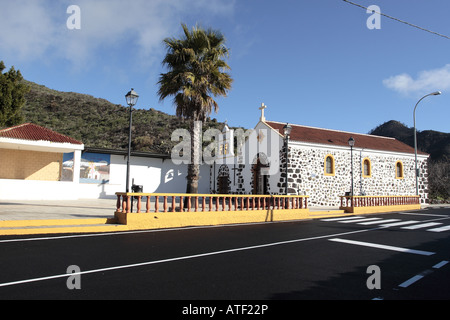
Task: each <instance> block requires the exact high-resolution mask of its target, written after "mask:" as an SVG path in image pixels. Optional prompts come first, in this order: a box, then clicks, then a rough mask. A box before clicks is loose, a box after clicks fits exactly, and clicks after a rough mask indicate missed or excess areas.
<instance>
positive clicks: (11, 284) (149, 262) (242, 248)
mask: <svg viewBox="0 0 450 320" xmlns="http://www.w3.org/2000/svg"><path fill="white" fill-rule="evenodd" d="M379 229H380V228H370V229H363V230H356V231H350V232H342V233H336V234H328V235H323V236H317V237H311V238H300V239H294V240H287V241H279V242H272V243H266V244H262V245H255V246H249V247H241V248H235V249H228V250H221V251H213V252H207V253H201V254H194V255H189V256H182V257H175V258H169V259H163V260H155V261H147V262H142V263H134V264H127V265H121V266H114V267H107V268H102V269H94V270H87V271H81V272H78V273H65V274H58V275H53V276H47V277H40V278H32V279H25V280H19V281H12V282H5V283H0V287H7V286H13V285H19V284H24V283H30V282H37V281H44V280H51V279H57V278H64V277H69V276H73V275H83V274H90V273H99V272H105V271H112V270H119V269H126V268H135V267H142V266H148V265H153V264H159V263H165V262H172V261H181V260H188V259H194V258H201V257H207V256H214V255H219V254H226V253H232V252H239V251H246V250H253V249H259V248H267V247H273V246H279V245H284V244H290V243H297V242H303V241H311V240H319V239H326V238H330V237H336V236H343V235H349V234H356V233H364V232H369V231H374V230H379Z"/></svg>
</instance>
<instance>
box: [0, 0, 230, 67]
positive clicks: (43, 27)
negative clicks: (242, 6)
mask: <svg viewBox="0 0 450 320" xmlns="http://www.w3.org/2000/svg"><path fill="white" fill-rule="evenodd" d="M72 4H75V5H77V6H79V7H80V9H81V29H80V30H69V29H68V28H67V26H66V21H67V19H68V18H69V16H70V15H69V14H68V13H67V12H66V10H67V7H69V6H70V5H72ZM233 9H234V1H225V0H132V1H122V0H76V1H75V0H63V1H54V0H15V1H3V0H2V1H1V10H0V52H2V55H3V59H5V58H6V57H7V56H14V57H18V58H20V59H22V60H25V61H39V62H47V63H51V61H52V60H53V59H65V60H67V61H69V62H70V63H71V64H72V65H74V66H76V67H83V66H84V67H86V65H91V64H93V63H96V60H97V58H99V59H101V58H102V57H101V56H99V55H101V54H102V53H103V52H109V53H111V52H112V53H114V52H115V51H117V52H119V51H122V50H124V49H126V50H128V52H129V55H128V56H129V59H130V60H132V59H135V60H136V59H139V60H140V61H142V62H145V61H151V60H152V59H154V55H155V53H158V51H160V50H162V49H163V46H162V39H163V38H165V37H168V36H171V35H173V34H174V33H175V34H178V33H179V32H180V22H181V21H182V17H184V16H185V15H186V14H190V15H192V14H196V13H206V14H209V15H211V16H214V15H229V14H231V13H232V12H233ZM5 56H6V57H5Z"/></svg>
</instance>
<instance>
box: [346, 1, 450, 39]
mask: <svg viewBox="0 0 450 320" xmlns="http://www.w3.org/2000/svg"><path fill="white" fill-rule="evenodd" d="M342 1H344V2H347V3H348V4H351V5H354V6H357V7H360V8H362V9H366V10H369V8H367V7H364V6H362V5H360V4H357V3H354V2H351V1H348V0H342ZM372 11H373V12H375V13H377V14H379V15H382V16H383V17H386V18H389V19H391V20H394V21H397V22H400V23H403V24H406V25H408V26H410V27H414V28H417V29H419V30H422V31H425V32H429V33H432V34H434V35H436V36H439V37H442V38H446V39H449V40H450V37H449V36H446V35H445V34H441V33H437V32H434V31H431V30H428V29H425V28H422V27H419V26H417V25H415V24H412V23H409V22H407V21H403V20H400V19H398V18H394V17H391V16H389V15H387V14H384V13H381V12H377V11H375V10H372Z"/></svg>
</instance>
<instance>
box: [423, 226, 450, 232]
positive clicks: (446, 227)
mask: <svg viewBox="0 0 450 320" xmlns="http://www.w3.org/2000/svg"><path fill="white" fill-rule="evenodd" d="M448 230H450V226H443V227H439V228H434V229H428V230H427V231H431V232H442V231H448Z"/></svg>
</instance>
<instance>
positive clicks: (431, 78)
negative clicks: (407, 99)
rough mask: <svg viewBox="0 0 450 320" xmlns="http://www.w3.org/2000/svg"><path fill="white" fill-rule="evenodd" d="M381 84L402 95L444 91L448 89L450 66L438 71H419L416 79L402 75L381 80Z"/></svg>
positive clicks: (449, 86) (405, 74) (449, 84)
mask: <svg viewBox="0 0 450 320" xmlns="http://www.w3.org/2000/svg"><path fill="white" fill-rule="evenodd" d="M383 84H384V85H385V86H386V87H387V88H389V89H392V90H394V91H397V92H399V93H402V94H410V93H424V92H428V91H430V92H431V91H437V90H446V89H449V88H450V64H447V65H445V66H444V67H442V68H438V69H432V70H425V71H421V72H420V73H419V74H418V75H417V78H416V79H414V78H413V77H411V76H410V75H409V74H407V73H402V74H399V75H396V76H392V77H390V78H388V79H385V80H383Z"/></svg>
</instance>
